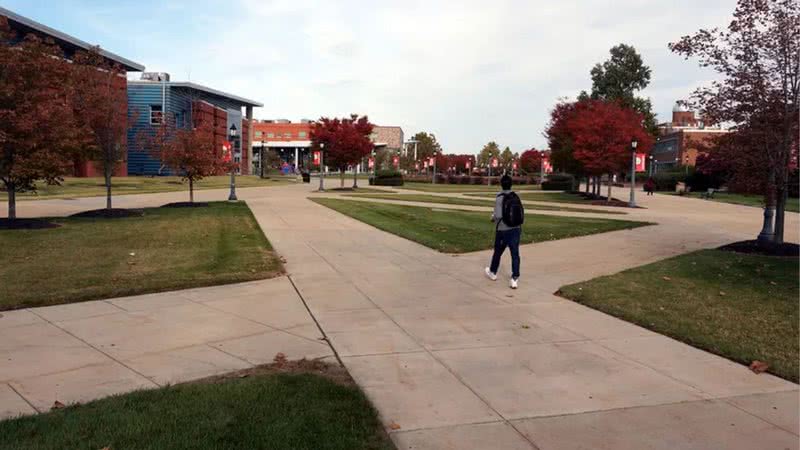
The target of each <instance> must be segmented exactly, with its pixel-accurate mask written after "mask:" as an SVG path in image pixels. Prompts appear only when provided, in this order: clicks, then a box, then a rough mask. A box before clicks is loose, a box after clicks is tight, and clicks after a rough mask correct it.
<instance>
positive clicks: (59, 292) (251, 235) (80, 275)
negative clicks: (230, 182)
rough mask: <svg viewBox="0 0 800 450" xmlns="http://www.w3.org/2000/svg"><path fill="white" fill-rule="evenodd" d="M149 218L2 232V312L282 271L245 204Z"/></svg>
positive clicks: (64, 222) (150, 213)
mask: <svg viewBox="0 0 800 450" xmlns="http://www.w3.org/2000/svg"><path fill="white" fill-rule="evenodd" d="M144 213H145V214H144V216H143V217H130V218H124V219H91V218H54V219H51V221H52V222H55V223H58V224H60V225H61V227H59V228H50V229H38V230H0V249H2V250H1V251H0V255H2V256H0V310H4V309H14V308H21V307H30V306H46V305H53V304H58V303H70V302H76V301H82V300H91V299H98V298H109V297H118V296H124V295H134V294H143V293H147V292H158V291H165V290H171V289H180V288H188V287H194V286H208V285H214V284H223V283H233V282H239V281H247V280H255V279H261V278H268V277H270V276H274V275H275V274H276V273H279V272H281V271H282V267H281V263H280V260H279V258H278V257H277V255H276V254H275V253H274V252H273V251H272V248H271V247H270V244H269V242H268V241H267V239H266V237H264V234H263V233H262V232H261V228H259V226H258V224H257V223H256V220H255V218H254V217H253V215H252V213H251V212H250V209H249V208H248V207H247V205H246V204H245V203H227V202H218V203H210V206H209V207H207V208H202V207H201V208H149V209H145V210H144ZM131 254H133V255H131Z"/></svg>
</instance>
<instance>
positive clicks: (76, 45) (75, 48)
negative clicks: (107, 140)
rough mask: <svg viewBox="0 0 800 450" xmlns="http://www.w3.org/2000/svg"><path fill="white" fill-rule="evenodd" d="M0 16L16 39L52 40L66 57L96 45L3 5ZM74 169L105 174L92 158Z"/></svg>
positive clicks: (135, 66) (131, 68)
mask: <svg viewBox="0 0 800 450" xmlns="http://www.w3.org/2000/svg"><path fill="white" fill-rule="evenodd" d="M0 16H2V17H5V18H6V19H7V20H8V25H9V27H10V28H11V31H13V32H14V33H15V34H16V39H17V40H20V39H23V38H24V37H25V36H27V35H29V34H33V35H36V36H38V37H40V38H42V39H52V40H53V42H54V43H55V44H56V45H58V46H59V47H60V48H61V50H62V51H63V52H64V56H65V57H66V58H73V57H74V56H75V54H76V53H77V52H80V51H88V50H90V49H92V48H93V47H95V46H94V45H92V44H89V43H87V42H84V41H82V40H80V39H78V38H76V37H73V36H70V35H68V34H66V33H63V32H61V31H58V30H55V29H53V28H50V27H48V26H47V25H43V24H41V23H39V22H36V21H34V20H31V19H29V18H27V17H24V16H21V15H19V14H16V13H14V12H12V11H9V10H7V9H5V8H3V7H0ZM0 44H4V43H0ZM99 53H100V55H101V56H103V57H104V58H105V59H106V60H107V61H108V62H109V63H111V64H116V65H119V66H120V67H121V68H122V70H124V71H125V72H141V71H143V70H144V66H143V65H142V64H139V63H137V62H133V61H131V60H129V59H127V58H123V57H121V56H119V55H116V54H114V53H111V52H109V51H107V50H103V49H100V51H99ZM125 82H126V81H125V77H124V76H123V75H122V74H121V75H120V77H119V88H120V89H124V88H125ZM126 164H127V161H120V162H119V163H118V164H117V167H116V173H115V174H114V175H115V176H124V175H126V174H127V168H126ZM71 172H72V174H71V175H73V176H77V177H94V176H101V175H102V173H103V172H102V167H98V165H97V164H96V163H95V162H93V161H86V160H84V159H78V160H75V161H74V162H73V167H72V171H71Z"/></svg>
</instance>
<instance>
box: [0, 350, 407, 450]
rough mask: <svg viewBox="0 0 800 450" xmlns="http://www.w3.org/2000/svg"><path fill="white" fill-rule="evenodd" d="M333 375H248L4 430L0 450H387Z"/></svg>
mask: <svg viewBox="0 0 800 450" xmlns="http://www.w3.org/2000/svg"><path fill="white" fill-rule="evenodd" d="M290 364H292V363H290ZM306 364H312V363H306ZM319 365H320V364H316V367H318V366H319ZM337 369H338V370H339V371H340V372H343V373H342V374H337V375H335V378H332V377H331V376H330V375H329V374H327V373H325V374H319V372H320V371H319V370H314V371H311V372H309V373H270V371H269V370H267V371H266V373H259V370H258V369H256V370H249V371H246V372H241V373H237V374H232V375H230V376H226V377H215V378H213V379H208V380H204V381H201V382H194V383H188V384H182V385H176V386H171V387H165V388H161V389H155V390H147V391H139V392H134V393H130V394H125V395H119V396H114V397H109V398H106V399H101V400H97V401H94V402H91V403H87V404H85V405H77V406H71V407H67V408H64V409H59V410H55V411H52V412H49V413H46V414H42V415H38V416H28V417H22V418H17V419H11V420H6V421H2V422H0V436H2V439H0V449H15V450H28V449H30V450H33V449H54V450H55V449H77V448H85V449H103V448H108V449H133V448H140V449H144V448H153V449H167V448H169V449H187V450H188V449H192V450H195V449H197V450H203V449H223V448H224V449H248V450H249V449H256V448H262V449H289V448H291V449H298V450H390V449H394V446H393V445H392V443H391V442H390V440H389V438H388V437H387V436H386V433H385V432H384V431H383V430H382V428H381V425H380V423H379V421H378V417H377V413H376V412H375V410H374V408H373V407H372V406H371V405H370V403H369V401H368V400H367V398H366V397H365V396H364V394H363V393H362V392H361V391H360V390H359V389H358V388H357V387H356V386H355V384H354V383H353V382H352V380H350V378H349V375H347V373H346V372H345V371H344V369H340V368H338V367H337ZM327 372H330V369H328V370H327Z"/></svg>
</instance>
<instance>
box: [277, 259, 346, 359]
mask: <svg viewBox="0 0 800 450" xmlns="http://www.w3.org/2000/svg"><path fill="white" fill-rule="evenodd" d="M326 262H327V261H326ZM286 277H287V278H288V279H289V282H290V283H292V287H293V288H294V291H295V292H296V293H297V296H298V297H299V298H300V301H301V302H303V306H305V307H306V311H308V315H309V316H311V320H313V321H314V323H315V324H316V325H317V329H318V330H319V332H320V333H321V334H322V337H323V338H324V339H325V342H326V343H327V344H328V348H330V349H331V351H332V352H333V356H334V357H336V361H338V362H339V365H340V366H341V367H345V365H344V362H343V361H342V358H341V356H339V352H338V351H336V348H335V347H334V346H333V343H332V342H331V340H330V339H329V338H328V334H327V333H325V330H323V329H322V325H320V324H319V321H318V320H317V318H316V316H314V313H313V312H311V308H309V306H308V303H306V299H305V298H303V294H301V293H300V289H297V285H296V284H294V280H293V279H292V276H291V275H287V276H286ZM345 368H346V367H345ZM348 373H349V372H348Z"/></svg>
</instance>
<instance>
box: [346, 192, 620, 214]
mask: <svg viewBox="0 0 800 450" xmlns="http://www.w3.org/2000/svg"><path fill="white" fill-rule="evenodd" d="M346 196H347V197H356V198H374V199H380V200H398V201H402V202H421V203H441V204H446V205H461V206H486V207H489V208H491V207H492V206H494V200H490V199H486V200H484V199H479V198H464V197H445V196H443V195H426V194H402V195H392V194H364V195H360V194H348V195H346ZM525 209H528V210H540V211H564V212H579V213H600V214H627V213H625V212H622V211H607V210H602V209H588V208H567V207H561V206H548V205H538V204H527V205H525Z"/></svg>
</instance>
